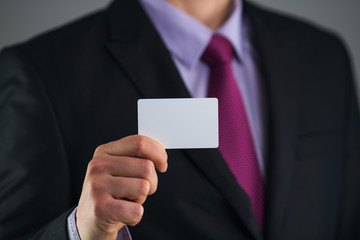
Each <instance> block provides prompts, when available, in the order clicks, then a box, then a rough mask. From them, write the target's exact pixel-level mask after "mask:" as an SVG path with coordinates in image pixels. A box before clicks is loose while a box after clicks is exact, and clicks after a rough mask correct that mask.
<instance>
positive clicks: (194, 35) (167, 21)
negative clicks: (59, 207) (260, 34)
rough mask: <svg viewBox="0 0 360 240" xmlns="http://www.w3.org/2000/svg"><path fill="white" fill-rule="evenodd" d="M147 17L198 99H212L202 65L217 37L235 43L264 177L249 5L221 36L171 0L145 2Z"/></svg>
mask: <svg viewBox="0 0 360 240" xmlns="http://www.w3.org/2000/svg"><path fill="white" fill-rule="evenodd" d="M140 4H141V5H142V7H143V8H144V10H145V12H146V14H147V15H148V16H149V18H150V20H151V21H152V23H153V24H154V26H155V28H156V29H157V31H158V33H159V35H160V37H161V38H162V40H163V41H164V44H165V45H166V47H167V49H168V50H169V52H170V54H171V57H172V59H173V61H174V63H175V65H176V67H177V69H178V71H179V73H180V75H181V77H182V79H183V81H184V83H185V85H186V87H187V89H188V91H189V92H190V94H191V96H192V97H194V98H202V97H206V96H207V89H208V77H209V68H208V66H207V65H206V64H205V63H204V62H202V61H201V56H202V54H203V52H204V51H205V49H206V47H207V44H208V43H209V41H210V39H211V37H212V35H213V34H214V33H218V34H221V35H223V36H224V37H226V38H227V39H229V41H230V42H231V43H232V45H233V47H234V50H235V55H234V58H233V62H232V63H233V69H234V74H235V78H236V80H237V84H238V87H239V91H241V95H242V97H243V101H244V104H245V109H246V113H247V117H248V118H249V124H250V130H251V134H252V137H253V141H254V146H255V151H256V156H257V160H258V163H259V167H260V172H261V174H262V176H263V177H264V174H265V172H264V156H266V151H267V150H266V145H265V139H266V134H265V133H266V130H267V129H266V115H267V114H266V111H267V109H266V107H265V106H266V105H265V102H264V101H265V100H264V90H263V82H262V80H263V78H262V76H261V71H259V56H258V54H257V52H256V50H255V48H254V46H253V44H252V41H251V39H252V34H251V27H250V23H249V20H248V18H247V17H246V15H245V14H243V3H242V1H241V0H235V8H234V10H233V12H232V14H231V15H230V17H229V18H228V19H227V21H226V22H225V23H224V24H223V25H222V26H221V27H220V28H219V29H217V30H216V31H213V30H211V29H209V28H208V27H207V26H205V25H204V24H202V23H200V22H199V21H197V20H196V19H194V18H193V17H191V16H190V15H188V14H186V13H185V12H183V11H181V10H179V9H177V8H176V7H174V6H173V5H171V4H170V3H168V2H166V1H165V0H140ZM75 213H76V209H75V210H74V211H73V212H72V213H71V214H70V215H69V217H68V231H69V236H70V239H71V240H78V239H80V238H79V235H78V232H77V228H76V224H75ZM129 239H131V236H130V233H129V231H128V229H127V227H125V228H123V229H121V230H120V231H119V234H118V237H117V240H129Z"/></svg>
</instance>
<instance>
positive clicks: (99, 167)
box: [88, 158, 106, 174]
mask: <svg viewBox="0 0 360 240" xmlns="http://www.w3.org/2000/svg"><path fill="white" fill-rule="evenodd" d="M105 167H106V165H105V161H104V159H100V158H93V159H92V160H91V161H90V162H89V164H88V170H89V173H90V174H95V173H99V172H102V171H104V169H105Z"/></svg>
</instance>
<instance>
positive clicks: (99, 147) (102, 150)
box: [95, 144, 106, 154]
mask: <svg viewBox="0 0 360 240" xmlns="http://www.w3.org/2000/svg"><path fill="white" fill-rule="evenodd" d="M105 147H106V146H105V144H101V145H99V146H97V148H96V149H95V154H96V153H99V152H105Z"/></svg>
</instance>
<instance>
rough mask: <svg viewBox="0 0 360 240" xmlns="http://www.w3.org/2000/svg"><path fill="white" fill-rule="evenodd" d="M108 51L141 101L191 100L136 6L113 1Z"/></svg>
mask: <svg viewBox="0 0 360 240" xmlns="http://www.w3.org/2000/svg"><path fill="white" fill-rule="evenodd" d="M108 20H109V26H110V38H111V39H110V42H109V43H108V44H107V48H108V50H109V51H110V53H111V54H112V55H113V57H115V59H116V60H117V61H118V63H119V64H120V65H121V67H122V68H123V70H124V72H125V73H126V74H127V75H128V76H129V79H130V80H131V81H132V82H133V84H134V85H135V87H136V88H137V90H138V91H139V92H140V93H141V95H142V96H143V97H144V98H166V97H169V98H175V97H190V94H189V92H188V91H187V89H186V87H185V85H184V83H183V81H182V80H181V77H180V75H179V73H178V71H177V69H176V67H175V65H174V63H173V61H172V59H171V57H170V54H169V52H168V51H167V49H166V48H165V45H164V44H163V43H162V40H161V39H160V37H159V35H158V34H157V32H156V30H155V29H154V27H153V26H152V24H151V23H150V21H149V20H148V18H147V16H146V15H145V13H144V12H143V10H142V8H141V7H140V5H139V3H138V2H137V1H134V0H129V1H123V0H122V1H114V3H113V5H112V6H111V7H110V8H109V11H108Z"/></svg>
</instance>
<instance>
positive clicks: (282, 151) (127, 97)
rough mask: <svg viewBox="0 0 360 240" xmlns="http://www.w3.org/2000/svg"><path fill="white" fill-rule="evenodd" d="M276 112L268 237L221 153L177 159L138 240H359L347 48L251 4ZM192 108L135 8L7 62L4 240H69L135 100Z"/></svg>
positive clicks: (1, 71)
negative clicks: (84, 194)
mask: <svg viewBox="0 0 360 240" xmlns="http://www.w3.org/2000/svg"><path fill="white" fill-rule="evenodd" d="M244 11H245V13H246V14H248V16H249V18H250V20H251V24H252V27H253V30H254V39H253V41H254V43H255V44H256V47H257V49H258V51H259V53H260V56H261V61H262V66H261V67H262V71H263V74H264V79H265V80H264V86H266V87H265V89H266V96H267V104H268V109H269V114H268V115H269V122H268V129H269V133H268V135H269V138H268V147H269V149H270V151H269V155H268V157H267V161H266V179H265V184H266V186H265V190H266V209H265V229H264V232H263V234H262V233H261V232H260V230H259V229H258V227H257V225H256V222H255V218H254V215H253V213H252V211H251V209H250V203H249V199H248V197H247V195H246V194H245V192H244V191H243V190H242V189H241V188H240V187H239V186H238V184H237V182H236V180H235V178H234V177H233V175H232V174H231V172H230V170H229V169H228V167H227V165H226V163H225V162H224V160H223V159H222V157H221V155H220V153H219V152H218V151H217V150H216V149H202V150H169V151H168V155H169V170H168V172H167V173H166V174H160V175H159V188H158V191H157V193H156V194H155V195H153V196H151V197H149V198H148V200H147V202H146V203H145V215H144V217H143V220H142V221H141V223H140V224H139V225H138V226H136V227H132V228H130V231H131V233H132V236H133V239H135V240H136V239H186V238H187V239H229V240H231V239H257V240H260V239H271V240H282V239H292V240H296V239H307V240H311V239H314V240H320V239H324V240H325V239H326V240H328V239H360V231H359V226H360V221H359V219H360V151H359V150H360V138H359V137H360V129H359V125H360V119H359V114H358V110H357V105H356V98H355V94H354V86H353V81H352V76H351V70H350V66H349V65H350V64H349V61H348V57H347V54H346V52H345V50H344V48H343V45H342V44H341V43H340V41H339V40H338V39H337V38H336V37H334V36H333V35H331V34H329V33H326V32H324V31H322V30H319V29H316V28H314V27H311V26H309V25H307V24H305V23H302V22H299V21H296V20H293V19H290V18H287V17H284V16H280V15H277V14H273V13H270V12H268V11H265V10H262V9H260V8H258V7H255V6H253V5H252V4H249V3H245V7H244ZM164 97H166V98H172V97H189V93H188V91H187V89H186V87H185V86H184V83H183V82H182V80H181V77H180V75H179V73H178V72H177V69H176V67H175V66H174V63H173V62H172V59H171V57H170V55H169V52H168V51H167V49H166V48H165V46H164V43H163V42H162V40H161V38H160V37H159V35H158V33H157V32H156V30H155V29H154V27H153V25H152V24H151V22H150V21H149V19H148V18H147V16H146V15H145V13H144V12H143V10H142V9H141V7H140V5H139V3H138V2H137V1H133V0H122V1H120V0H118V1H115V2H114V3H113V4H112V5H111V6H110V7H109V8H108V9H107V10H105V11H101V12H99V13H96V14H93V15H91V16H88V17H86V18H84V19H82V20H79V21H76V22H74V23H72V24H71V25H68V26H66V27H63V28H61V29H58V30H56V31H52V32H50V33H47V34H45V35H42V36H40V37H37V38H35V39H33V40H31V41H28V42H26V43H24V44H21V45H17V46H14V47H10V48H8V49H5V50H4V51H3V52H2V53H1V55H0V164H1V167H0V200H1V201H0V239H26V238H30V237H32V238H33V239H66V237H67V230H66V218H67V216H68V214H69V212H70V211H71V210H72V208H73V207H74V206H75V205H76V204H77V202H78V199H79V196H80V193H81V187H82V182H83V179H84V176H85V170H86V167H87V164H88V162H89V161H90V160H91V158H92V154H93V151H94V149H95V148H96V146H98V145H100V144H103V143H106V142H108V141H112V140H116V139H119V138H122V137H125V136H127V135H131V134H136V133H137V113H136V111H137V110H136V102H137V100H138V99H139V98H164Z"/></svg>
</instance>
